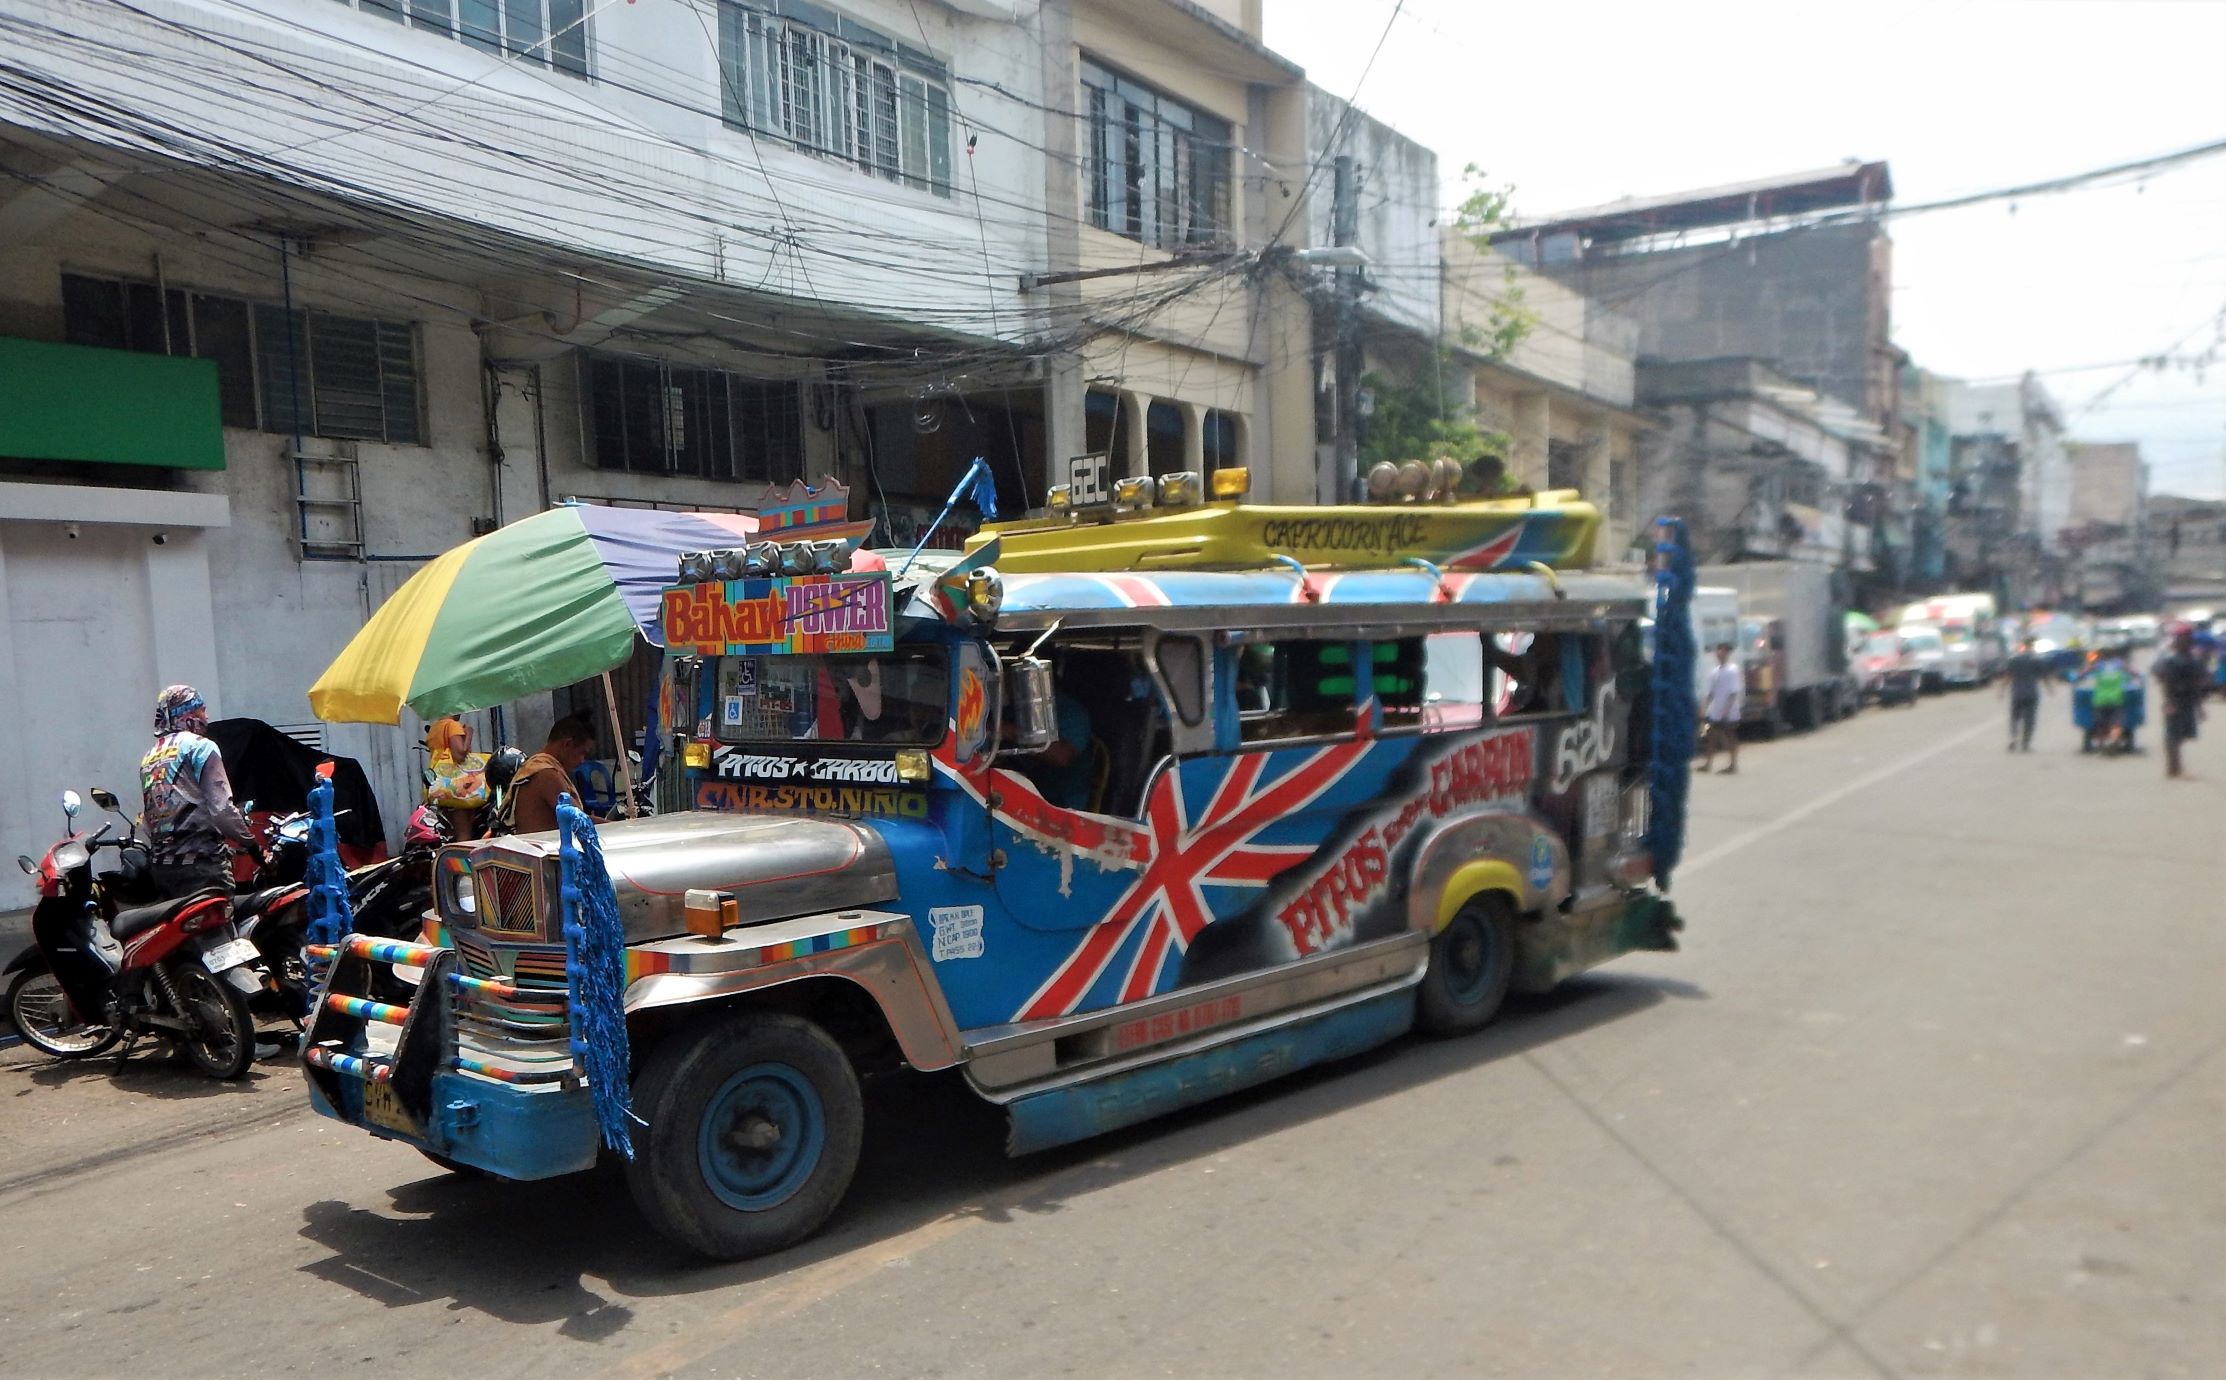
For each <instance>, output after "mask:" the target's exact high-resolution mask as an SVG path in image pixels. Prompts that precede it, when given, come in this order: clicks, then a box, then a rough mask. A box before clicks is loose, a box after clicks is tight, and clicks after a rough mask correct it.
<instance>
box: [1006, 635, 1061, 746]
mask: <svg viewBox="0 0 2226 1380" xmlns="http://www.w3.org/2000/svg"><path fill="white" fill-rule="evenodd" d="M1005 700H1006V702H1007V703H1008V704H1010V705H1011V706H1012V736H1011V737H1010V738H1009V739H1008V740H1007V741H1006V743H1005V746H1006V749H1007V750H1008V751H1011V752H1041V751H1043V750H1044V749H1045V748H1047V747H1050V746H1051V744H1052V741H1053V740H1054V739H1056V738H1057V737H1058V736H1059V713H1058V708H1057V705H1056V703H1055V701H1054V699H1053V696H1052V691H1051V663H1050V662H1048V661H1045V660H1043V659H1042V658H1041V657H1033V656H1022V657H1014V658H1013V659H1012V660H1010V661H1008V662H1006V663H1005Z"/></svg>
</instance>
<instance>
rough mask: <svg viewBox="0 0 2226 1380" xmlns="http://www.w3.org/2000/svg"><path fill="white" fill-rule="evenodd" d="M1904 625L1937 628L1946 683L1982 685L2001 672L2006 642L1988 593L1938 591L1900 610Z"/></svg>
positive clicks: (2006, 648) (2006, 658) (2007, 652)
mask: <svg viewBox="0 0 2226 1380" xmlns="http://www.w3.org/2000/svg"><path fill="white" fill-rule="evenodd" d="M1901 621H1902V623H1904V624H1910V623H1924V624H1929V625H1930V626H1932V627H1934V628H1937V629H1939V630H1940V643H1941V646H1942V648H1943V649H1944V650H1945V652H1946V657H1945V660H1944V662H1943V665H1942V673H1941V674H1942V678H1943V680H1944V681H1945V682H1946V683H1947V684H1949V685H1985V684H1987V683H1988V682H1990V681H1992V680H1993V679H1994V678H1995V677H1996V676H1998V675H2000V674H2001V673H2002V667H2003V665H2004V664H2005V663H2006V662H2007V661H2008V660H2009V642H2008V640H2007V639H2006V638H2004V637H2003V636H2002V626H2001V624H2002V617H2001V611H2000V610H1999V609H1997V608H1996V607H1995V604H1994V596H1993V595H1991V594H1938V595H1934V596H1933V597H1932V598H1930V599H1920V600H1918V601H1917V602H1916V603H1914V604H1910V605H1909V606H1907V607H1906V608H1904V609H1903V610H1902V611H1901Z"/></svg>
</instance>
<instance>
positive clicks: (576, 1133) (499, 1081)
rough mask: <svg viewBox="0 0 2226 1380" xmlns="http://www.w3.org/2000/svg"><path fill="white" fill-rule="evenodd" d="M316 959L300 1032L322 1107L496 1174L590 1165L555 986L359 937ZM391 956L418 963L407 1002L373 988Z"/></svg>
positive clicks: (589, 1139)
mask: <svg viewBox="0 0 2226 1380" xmlns="http://www.w3.org/2000/svg"><path fill="white" fill-rule="evenodd" d="M320 957H321V958H322V959H323V960H324V963H325V973H324V977H323V980H322V981H321V982H320V984H319V987H318V993H317V1008H316V1014H315V1016H314V1017H313V1018H312V1020H311V1023H310V1026H309V1030H308V1033H307V1034H306V1036H305V1037H304V1039H303V1042H302V1067H303V1072H304V1074H305V1075H306V1076H307V1079H308V1082H309V1100H310V1105H311V1106H312V1107H313V1108H315V1109H316V1111H317V1112H318V1113H319V1114H320V1115H323V1116H329V1117H331V1118H333V1119H334V1120H336V1121H343V1122H346V1123H348V1124H349V1125H351V1126H357V1127H361V1128H362V1129H363V1130H365V1131H368V1132H370V1133H371V1134H372V1135H375V1136H379V1137H381V1138H382V1139H386V1140H395V1141H401V1142H402V1143H404V1144H406V1145H412V1146H415V1147H416V1148H418V1149H420V1150H423V1151H425V1152H427V1153H428V1154H432V1155H437V1156H439V1157H441V1158H443V1159H446V1160H453V1161H455V1162H456V1163H458V1164H464V1165H469V1166H471V1167H472V1168H474V1169H480V1170H484V1171H485V1172H487V1173H489V1174H495V1175H499V1176H500V1177H502V1178H506V1179H546V1178H553V1177H555V1176H556V1175H559V1174H570V1173H574V1172H576V1171H579V1170H582V1169H587V1168H590V1167H592V1166H593V1165H594V1163H595V1159H596V1155H597V1152H598V1147H599V1136H598V1133H597V1129H596V1123H595V1111H594V1106H593V1103H592V1099H591V1098H590V1096H589V1093H588V1089H587V1087H586V1086H585V1084H584V1083H583V1082H582V1081H581V1080H580V1077H579V1075H578V1073H577V1071H576V1069H575V1068H574V1066H573V1063H572V1052H571V1026H570V1022H569V1021H568V1019H567V1018H566V1015H565V1011H566V988H565V987H564V986H562V985H560V984H546V985H536V984H532V983H529V982H527V980H525V979H514V980H512V981H509V982H501V981H493V980H489V979H484V978H476V977H471V976H469V975H467V974H465V973H464V972H463V971H462V968H461V965H460V963H459V962H458V958H457V955H456V952H455V950H453V949H447V948H440V947H436V946H432V945H425V944H404V943H399V942H396V941H392V940H381V939H365V938H363V937H361V936H356V935H350V936H349V937H348V938H347V939H346V940H344V941H343V942H342V943H340V944H339V945H336V946H333V948H332V949H330V950H329V951H326V952H325V953H323V954H321V955H320V954H318V953H317V952H316V951H312V959H313V961H314V960H315V959H317V958H320ZM394 965H408V966H411V967H415V968H419V969H421V970H422V974H421V976H420V978H419V980H418V982H417V985H416V988H415V989H414V991H412V992H411V993H410V996H409V1001H408V1004H407V1005H401V1004H398V1003H391V1002H385V1001H380V1000H375V999H374V998H373V994H374V993H378V994H381V995H386V996H393V995H398V994H397V993H396V992H395V990H394V984H393V983H391V982H383V981H380V980H379V978H380V977H381V976H382V970H383V969H385V968H390V967H392V966H394Z"/></svg>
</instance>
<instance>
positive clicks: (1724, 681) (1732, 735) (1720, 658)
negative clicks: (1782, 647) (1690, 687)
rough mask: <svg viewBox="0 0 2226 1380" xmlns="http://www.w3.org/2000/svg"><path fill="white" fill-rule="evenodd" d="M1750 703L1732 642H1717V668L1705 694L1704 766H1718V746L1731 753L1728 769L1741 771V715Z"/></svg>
mask: <svg viewBox="0 0 2226 1380" xmlns="http://www.w3.org/2000/svg"><path fill="white" fill-rule="evenodd" d="M1746 703H1747V678H1746V676H1745V675H1743V674H1741V672H1740V670H1739V668H1738V667H1736V666H1734V665H1732V664H1731V644H1730V643H1729V642H1719V643H1717V644H1716V669H1715V670H1713V671H1710V672H1709V673H1708V691H1707V693H1706V694H1705V695H1703V696H1702V697H1701V717H1702V720H1703V722H1702V725H1701V734H1700V769H1701V770H1702V771H1714V770H1715V769H1716V749H1717V748H1718V747H1722V748H1723V749H1724V751H1726V752H1728V753H1730V754H1731V762H1730V764H1729V765H1727V766H1726V767H1725V768H1724V775H1726V776H1729V775H1731V774H1732V773H1733V772H1735V771H1737V770H1739V715H1740V712H1741V711H1742V710H1743V709H1744V708H1745V707H1746Z"/></svg>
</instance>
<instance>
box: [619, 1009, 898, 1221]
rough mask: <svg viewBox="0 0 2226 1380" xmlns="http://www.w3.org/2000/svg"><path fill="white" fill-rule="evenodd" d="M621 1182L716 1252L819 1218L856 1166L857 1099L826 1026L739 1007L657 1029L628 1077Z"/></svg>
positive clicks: (656, 1214)
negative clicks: (632, 1122)
mask: <svg viewBox="0 0 2226 1380" xmlns="http://www.w3.org/2000/svg"><path fill="white" fill-rule="evenodd" d="M634 1093H635V1096H634V1110H635V1111H636V1113H637V1114H639V1115H640V1116H641V1117H642V1119H643V1120H645V1121H647V1122H648V1123H649V1124H648V1126H647V1127H646V1129H642V1130H640V1131H638V1132H637V1134H636V1136H635V1155H634V1161H633V1163H632V1164H631V1165H629V1166H627V1170H626V1182H627V1186H628V1187H629V1188H631V1189H632V1190H633V1194H634V1202H635V1204H636V1205H637V1206H639V1207H640V1208H641V1211H642V1215H643V1216H645V1217H647V1218H648V1219H649V1224H650V1225H651V1226H652V1227H655V1228H656V1229H657V1231H658V1232H659V1233H660V1234H661V1235H663V1236H664V1237H666V1238H667V1239H668V1240H671V1241H674V1242H676V1243H678V1244H680V1245H682V1246H686V1247H687V1248H688V1249H690V1250H692V1251H696V1252H699V1253H701V1254H703V1255H707V1256H711V1257H713V1258H715V1259H719V1260H743V1259H747V1258H748V1257H750V1256H756V1255H764V1254H765V1253H767V1252H768V1251H777V1250H780V1249H781V1248H782V1247H784V1246H790V1245H794V1244H795V1243H796V1242H798V1241H801V1240H803V1239H804V1238H805V1237H807V1236H809V1235H811V1234H812V1233H813V1232H814V1231H817V1230H818V1229H819V1225H820V1223H822V1222H824V1221H826V1220H827V1215H828V1214H829V1213H831V1212H833V1211H834V1210H835V1205H836V1204H837V1203H839V1202H841V1201H842V1196H843V1193H844V1191H845V1190H847V1189H848V1188H849V1187H850V1176H851V1175H852V1173H854V1172H855V1171H856V1170H857V1168H858V1147H859V1144H860V1141H861V1139H862V1137H863V1134H864V1130H865V1119H866V1117H865V1104H864V1102H863V1100H862V1099H861V1097H860V1096H859V1092H858V1076H857V1074H856V1072H855V1071H853V1070H852V1068H851V1066H850V1060H849V1059H848V1058H847V1057H846V1056H845V1055H844V1054H843V1051H842V1047H841V1046H840V1045H838V1044H836V1043H835V1041H834V1039H833V1038H832V1037H830V1036H829V1035H828V1034H827V1032H826V1031H824V1030H822V1029H820V1028H819V1027H818V1026H816V1025H814V1024H812V1023H811V1022H810V1021H806V1020H802V1019H800V1018H798V1017H795V1016H789V1015H784V1014H780V1013H776V1012H749V1013H746V1014H741V1015H737V1016H733V1017H730V1018H728V1019H725V1020H721V1021H719V1022H718V1023H716V1024H713V1025H709V1026H706V1027H704V1028H703V1029H701V1030H699V1031H696V1032H695V1033H693V1034H683V1035H679V1036H675V1037H674V1038H672V1039H670V1040H667V1041H666V1042H665V1043H664V1044H663V1045H661V1046H659V1047H658V1049H657V1051H656V1052H655V1053H654V1054H652V1055H651V1056H650V1058H649V1063H648V1066H647V1067H646V1068H644V1069H643V1071H642V1076H641V1078H640V1079H639V1080H638V1081H637V1082H636V1083H635V1088H634Z"/></svg>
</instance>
